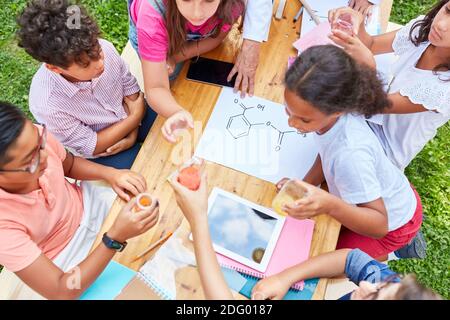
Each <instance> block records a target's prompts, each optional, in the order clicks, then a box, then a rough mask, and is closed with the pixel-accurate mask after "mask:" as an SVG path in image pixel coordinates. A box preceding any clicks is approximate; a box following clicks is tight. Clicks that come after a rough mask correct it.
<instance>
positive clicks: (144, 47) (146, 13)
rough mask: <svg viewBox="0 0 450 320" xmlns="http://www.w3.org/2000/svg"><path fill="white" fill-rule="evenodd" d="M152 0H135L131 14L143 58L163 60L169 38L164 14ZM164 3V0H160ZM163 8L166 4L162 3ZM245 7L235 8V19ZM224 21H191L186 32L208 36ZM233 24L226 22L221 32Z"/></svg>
mask: <svg viewBox="0 0 450 320" xmlns="http://www.w3.org/2000/svg"><path fill="white" fill-rule="evenodd" d="M150 2H152V3H154V2H155V0H134V1H133V3H132V4H131V6H130V15H131V19H132V20H133V22H134V24H135V25H136V29H137V36H138V47H139V55H140V56H141V58H142V59H145V60H148V61H153V62H161V61H165V60H166V59H167V52H168V50H169V44H168V43H169V39H168V35H167V28H166V24H165V21H164V16H163V15H162V14H161V13H160V12H159V11H158V10H157V9H155V7H154V6H152V4H150ZM158 2H159V3H162V1H158ZM161 6H162V7H164V8H163V9H165V5H163V4H161ZM242 11H243V8H240V7H238V8H233V17H234V18H235V21H236V20H237V19H238V18H239V16H240V15H241V14H242ZM221 23H222V21H221V19H219V18H217V17H216V16H212V17H211V18H210V19H209V20H208V21H206V22H205V23H204V24H203V25H201V26H194V25H192V24H191V23H190V22H187V24H186V33H196V34H198V35H199V36H201V37H206V36H207V35H208V34H210V33H212V32H213V31H214V30H215V28H216V27H217V26H218V25H220V24H221ZM230 29H231V25H229V24H224V25H223V26H222V28H221V30H220V31H221V32H228V31H230Z"/></svg>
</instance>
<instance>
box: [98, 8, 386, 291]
mask: <svg viewBox="0 0 450 320" xmlns="http://www.w3.org/2000/svg"><path fill="white" fill-rule="evenodd" d="M384 1H386V2H390V4H392V0H384ZM277 3H278V0H276V1H275V3H274V8H276V7H277ZM384 6H385V8H386V9H384V12H387V17H389V12H390V5H389V3H388V5H386V3H385V4H384ZM299 8H300V2H299V1H288V2H287V4H286V8H285V11H284V17H283V19H281V20H275V19H272V25H271V30H270V35H269V41H268V42H266V43H264V44H262V47H261V56H260V64H259V67H258V71H257V75H256V86H255V95H256V96H259V97H262V98H265V99H268V100H271V101H274V102H278V103H283V101H284V99H283V90H284V88H283V76H284V73H285V71H286V68H287V60H288V57H289V56H295V55H296V50H295V49H294V48H293V47H292V43H293V42H294V41H295V40H297V39H298V37H299V29H300V22H297V23H293V21H292V19H293V17H294V16H295V14H296V13H297V11H298V10H299ZM384 16H386V14H385V15H384ZM384 21H385V22H384V23H383V26H384V28H385V26H386V25H387V19H384ZM237 39H238V37H237V36H236V33H232V34H230V36H229V37H228V38H227V40H226V41H225V42H224V43H223V44H222V45H221V46H219V47H218V48H216V49H215V50H213V51H212V52H209V53H208V54H205V55H204V56H205V57H208V58H213V59H218V60H222V61H230V62H231V61H233V57H234V54H235V50H236V48H238V46H237V45H236V42H237ZM128 63H130V64H132V65H133V64H134V65H136V64H139V63H138V61H128ZM131 67H133V66H131ZM131 70H133V68H131ZM134 70H136V68H134ZM186 71H187V64H186V65H185V66H184V68H183V71H182V72H181V74H180V75H179V77H178V79H177V80H176V82H175V83H174V84H173V86H172V91H173V94H174V96H175V97H176V99H177V101H178V102H179V103H180V104H181V105H182V106H183V107H185V108H186V109H187V110H189V111H190V112H191V113H192V115H193V117H194V120H196V122H197V125H196V129H194V132H191V135H192V138H191V139H187V140H185V141H184V143H185V145H184V147H186V143H187V147H188V148H190V149H191V151H192V154H193V151H194V146H195V145H197V142H198V141H199V138H200V136H201V129H202V128H204V127H205V126H206V124H207V122H208V119H209V116H210V114H211V112H212V110H213V108H214V105H215V103H216V100H217V98H218V96H219V94H220V90H221V88H220V87H216V86H211V85H206V84H200V83H196V82H192V81H188V80H186V77H185V76H186ZM132 72H133V71H132ZM136 77H137V78H138V79H142V75H139V74H136ZM163 123H164V119H163V118H162V117H158V118H157V119H156V121H155V123H154V124H153V127H152V129H151V131H150V133H149V135H148V136H147V139H146V140H145V142H144V144H143V146H142V148H141V150H140V152H139V154H138V156H137V158H136V160H135V163H134V165H133V168H132V170H134V171H137V172H140V173H141V174H142V175H143V176H144V177H145V178H146V180H147V186H148V192H150V193H152V194H154V195H155V196H157V197H158V198H159V201H160V219H159V221H158V224H157V225H156V226H155V227H153V228H152V229H151V230H149V231H148V232H147V233H145V234H143V235H141V236H139V237H136V238H134V239H131V240H130V241H128V246H127V248H126V250H124V252H122V253H118V254H116V255H115V256H114V260H115V261H117V262H119V263H121V264H123V265H125V266H127V267H129V268H132V269H134V270H138V269H139V268H140V267H141V266H142V265H143V264H144V262H145V261H146V260H148V259H149V257H151V255H152V254H154V252H151V253H149V254H148V255H146V256H145V257H143V258H141V259H139V260H137V261H133V260H134V258H135V257H136V256H137V255H138V254H139V253H141V252H142V251H144V250H145V249H146V248H147V247H148V246H149V245H151V244H152V243H154V242H156V241H158V240H159V239H160V238H161V237H163V236H164V235H165V234H167V232H169V231H174V230H176V229H177V227H178V226H180V225H181V224H182V223H183V228H182V229H183V232H181V234H184V235H185V236H187V234H188V232H185V229H188V228H189V226H188V225H187V223H186V221H185V219H184V218H183V215H182V213H181V211H180V209H179V208H178V206H177V204H176V201H175V196H174V193H173V191H172V188H171V187H170V185H169V184H168V182H167V180H166V179H167V177H168V176H169V175H170V174H171V173H172V172H173V171H175V170H176V169H177V168H178V166H179V164H180V159H179V158H180V150H181V149H182V148H181V145H182V144H180V143H179V144H177V145H172V144H170V143H168V142H167V141H166V140H165V139H164V138H163V137H162V135H161V133H160V130H161V126H162V124H163ZM192 154H187V155H185V158H186V157H190V156H191V155H192ZM206 169H207V172H208V183H209V186H208V187H209V190H211V189H212V188H213V187H219V188H222V189H224V190H226V191H229V192H233V193H235V194H237V195H239V196H241V197H243V198H245V199H248V200H249V201H252V202H255V203H258V204H260V205H263V206H266V207H270V206H271V202H272V199H273V197H274V196H275V194H276V188H275V186H274V185H273V184H271V183H269V182H266V181H262V180H260V179H257V178H255V177H251V176H248V175H246V174H244V173H241V172H238V171H235V170H232V169H229V168H226V167H223V166H220V165H217V164H214V163H208V164H207V168H206ZM123 205H124V202H123V201H122V200H120V199H117V200H116V201H115V202H114V204H113V206H112V208H111V211H110V214H109V216H108V217H107V219H106V220H105V222H104V224H103V227H102V230H101V232H100V233H99V235H98V237H97V240H96V242H95V244H94V246H93V248H94V247H96V246H97V245H98V244H99V243H100V242H101V236H102V234H103V233H104V232H106V231H108V229H109V228H110V227H111V225H112V223H113V222H114V220H115V218H116V217H117V215H118V213H119V212H120V210H121V208H122V206H123ZM313 220H315V229H314V234H313V239H312V244H311V251H310V256H316V255H319V254H322V253H325V252H329V251H332V250H334V249H335V247H336V243H337V239H338V235H339V230H340V224H339V223H338V222H337V221H336V220H334V219H332V218H331V217H329V216H326V215H321V216H318V217H315V218H314V219H313ZM155 250H157V249H155ZM155 250H153V251H155ZM192 269H194V270H189V271H187V272H185V273H184V274H182V275H181V276H177V282H180V283H179V284H177V287H178V288H180V290H183V288H185V289H184V290H185V291H186V292H185V293H180V294H179V293H178V292H177V298H180V299H202V298H203V292H202V289H201V285H200V281H199V278H198V272H197V270H196V269H195V268H192ZM187 284H189V285H187ZM326 285H327V279H320V281H319V284H318V286H317V288H316V290H315V293H314V296H313V299H323V298H324V294H325V290H326ZM186 288H188V289H186ZM237 298H242V297H237Z"/></svg>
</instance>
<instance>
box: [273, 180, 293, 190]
mask: <svg viewBox="0 0 450 320" xmlns="http://www.w3.org/2000/svg"><path fill="white" fill-rule="evenodd" d="M289 180H290V179H289V178H283V179H281V180H280V181H278V182H277V184H276V187H277V191H278V192H279V191H280V190H281V188H283V186H284V185H285V183H286V182H288V181H289Z"/></svg>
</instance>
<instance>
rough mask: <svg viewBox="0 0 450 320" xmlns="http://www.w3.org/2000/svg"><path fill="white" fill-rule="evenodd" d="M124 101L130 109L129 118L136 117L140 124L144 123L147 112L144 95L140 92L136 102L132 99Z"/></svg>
mask: <svg viewBox="0 0 450 320" xmlns="http://www.w3.org/2000/svg"><path fill="white" fill-rule="evenodd" d="M133 98H134V97H133ZM123 100H124V102H125V103H126V105H127V107H128V111H129V116H130V117H131V116H132V117H136V118H137V119H139V122H140V121H142V119H143V118H144V116H145V111H146V110H145V101H144V93H142V92H139V96H138V97H137V98H136V99H135V100H133V99H132V98H130V97H125V98H124V99H123ZM125 110H126V109H125Z"/></svg>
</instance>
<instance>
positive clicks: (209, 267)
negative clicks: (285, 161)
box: [170, 172, 442, 300]
mask: <svg viewBox="0 0 450 320" xmlns="http://www.w3.org/2000/svg"><path fill="white" fill-rule="evenodd" d="M170 183H171V185H172V187H173V189H174V191H175V195H176V199H177V203H178V206H179V207H180V208H181V210H182V212H183V214H184V216H185V217H186V219H187V220H188V222H189V224H190V226H191V230H192V234H193V239H194V250H195V256H196V259H197V265H198V268H199V273H200V279H201V282H202V287H203V291H204V294H205V298H206V299H214V300H230V299H233V295H232V293H231V291H230V289H229V288H228V285H227V283H226V282H225V279H224V276H223V274H222V271H221V269H220V266H219V263H218V261H217V258H216V253H215V252H214V249H213V246H212V242H211V237H210V233H209V226H208V215H207V211H208V186H207V185H208V183H207V178H206V173H205V172H204V173H203V175H202V177H201V184H200V187H199V189H198V190H197V191H191V190H189V189H188V188H186V187H184V186H183V185H181V184H180V183H179V182H178V181H177V177H173V178H172V179H171V180H170ZM342 274H345V275H346V276H347V277H348V278H350V280H351V281H353V282H354V283H355V284H357V285H358V288H357V289H355V290H354V291H353V292H351V293H349V294H347V295H345V296H343V297H342V298H341V299H351V300H441V299H442V298H441V297H440V296H439V295H437V294H435V293H434V292H432V291H431V290H430V289H427V288H425V287H424V286H422V285H421V284H419V283H418V282H417V281H416V279H415V277H414V276H413V275H409V276H407V277H405V278H402V277H401V276H399V275H398V274H396V273H394V272H393V271H392V270H390V269H389V268H388V266H387V265H385V264H382V263H380V262H378V261H376V260H374V259H372V258H371V257H370V256H368V255H367V254H365V253H364V252H362V251H361V250H359V249H353V250H351V249H342V250H337V251H334V252H329V253H325V254H323V255H320V256H317V257H314V258H311V259H309V260H307V261H305V262H303V263H301V264H299V265H297V266H294V267H292V268H289V269H287V270H284V271H283V272H281V273H278V274H276V275H273V276H271V277H269V278H266V279H263V280H261V281H259V282H258V284H257V285H256V286H255V287H254V288H253V292H252V299H255V300H259V299H260V300H265V299H273V300H280V299H282V298H283V297H284V296H285V294H286V293H287V291H288V290H289V288H290V287H291V286H292V285H293V284H294V283H296V282H297V281H299V280H306V279H311V278H317V277H320V278H331V277H335V276H340V275H342Z"/></svg>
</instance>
